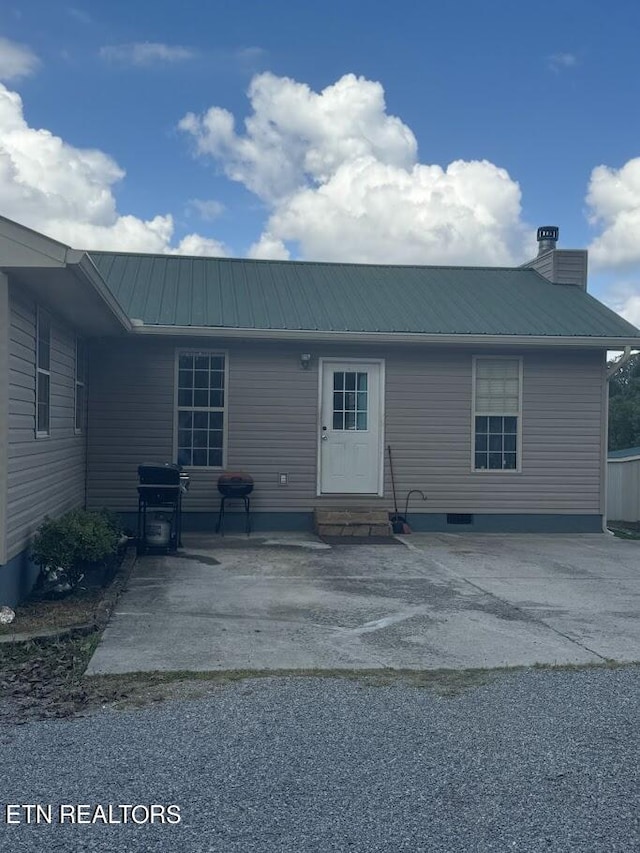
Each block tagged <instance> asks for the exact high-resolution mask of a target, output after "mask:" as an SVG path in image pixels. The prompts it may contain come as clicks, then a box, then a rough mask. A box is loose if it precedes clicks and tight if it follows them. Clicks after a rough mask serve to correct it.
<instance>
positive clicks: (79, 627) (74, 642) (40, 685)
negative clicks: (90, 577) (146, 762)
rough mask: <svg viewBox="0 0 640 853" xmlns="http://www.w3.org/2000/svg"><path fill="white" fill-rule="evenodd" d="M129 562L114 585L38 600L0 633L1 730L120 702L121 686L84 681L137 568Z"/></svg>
mask: <svg viewBox="0 0 640 853" xmlns="http://www.w3.org/2000/svg"><path fill="white" fill-rule="evenodd" d="M123 556H124V559H123V560H122V562H121V565H120V567H119V568H118V570H117V571H116V573H115V575H114V576H113V577H112V579H111V583H110V584H109V585H108V586H106V587H103V588H99V589H96V588H94V587H92V586H91V585H90V584H87V585H86V586H82V585H81V586H80V588H79V589H77V590H76V591H74V593H72V594H71V595H70V596H68V597H66V598H63V599H59V600H52V601H46V600H34V601H30V602H26V603H25V604H24V605H23V606H21V607H19V608H17V610H16V613H17V618H16V619H15V620H14V622H12V623H11V624H10V625H4V626H2V627H3V629H4V630H3V632H2V633H0V724H1V723H14V724H19V723H25V722H29V721H31V720H42V719H47V718H51V717H53V718H56V717H68V716H71V715H74V714H77V713H79V712H82V711H83V710H86V709H89V708H90V707H95V706H96V705H99V704H102V703H106V702H113V701H114V700H117V699H118V698H120V696H121V691H120V690H119V688H118V686H117V685H116V684H114V685H110V686H104V685H101V684H100V683H98V682H95V683H88V682H87V681H86V680H83V677H82V676H83V673H84V671H85V669H86V667H87V664H88V662H89V660H90V658H91V655H92V654H93V651H94V649H95V647H96V646H97V644H98V642H99V640H100V635H101V632H102V629H103V628H104V627H105V625H106V624H107V621H108V619H109V616H110V615H111V611H112V610H113V607H114V606H115V603H116V601H117V599H118V596H119V594H120V592H121V591H122V590H123V589H124V587H125V585H126V582H127V580H128V578H129V575H130V574H131V570H132V569H133V566H134V564H135V551H133V549H129V551H128V552H127V553H126V554H125V555H123Z"/></svg>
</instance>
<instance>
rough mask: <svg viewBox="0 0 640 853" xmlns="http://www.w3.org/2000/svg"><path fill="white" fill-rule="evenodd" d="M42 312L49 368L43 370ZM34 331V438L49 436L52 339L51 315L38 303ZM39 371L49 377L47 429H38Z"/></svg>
mask: <svg viewBox="0 0 640 853" xmlns="http://www.w3.org/2000/svg"><path fill="white" fill-rule="evenodd" d="M43 314H46V315H47V317H48V319H49V369H48V370H45V369H44V368H42V367H40V317H41V316H42V315H43ZM35 332H36V348H35V350H36V351H35V355H36V365H35V367H36V370H35V377H36V387H35V398H36V410H35V416H36V417H35V424H34V426H35V436H36V438H51V344H52V340H53V334H52V323H51V315H50V314H49V313H48V312H47V311H44V310H43V309H42V308H40V306H39V305H38V306H36V329H35ZM41 373H42V374H44V375H45V376H48V377H49V400H48V408H49V429H47V430H46V431H45V430H39V429H38V403H39V402H40V400H39V398H38V385H39V384H40V383H39V382H38V378H39V375H40V374H41Z"/></svg>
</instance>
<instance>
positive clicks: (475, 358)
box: [471, 355, 523, 476]
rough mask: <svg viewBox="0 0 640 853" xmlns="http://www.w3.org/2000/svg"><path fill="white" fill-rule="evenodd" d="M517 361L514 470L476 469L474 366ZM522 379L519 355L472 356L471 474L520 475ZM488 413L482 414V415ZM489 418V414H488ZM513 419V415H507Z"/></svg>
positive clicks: (497, 415)
mask: <svg viewBox="0 0 640 853" xmlns="http://www.w3.org/2000/svg"><path fill="white" fill-rule="evenodd" d="M483 360H484V361H487V360H491V361H499V360H503V361H517V362H518V412H517V415H516V417H517V418H518V426H517V431H516V441H517V449H516V450H517V452H516V467H515V468H476V365H477V362H478V361H483ZM522 377H523V359H522V356H521V355H474V356H472V360H471V473H472V474H480V475H483V476H486V475H487V474H499V475H503V474H505V475H506V474H508V475H510V476H513V475H514V474H522ZM487 414H489V413H487V412H482V415H487ZM489 416H490V414H489ZM509 416H510V417H513V413H512V412H510V413H509ZM494 417H505V414H504V412H496V413H495V415H494Z"/></svg>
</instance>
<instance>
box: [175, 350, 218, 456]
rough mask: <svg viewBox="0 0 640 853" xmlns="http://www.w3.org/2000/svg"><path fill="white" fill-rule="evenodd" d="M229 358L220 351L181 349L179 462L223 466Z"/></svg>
mask: <svg viewBox="0 0 640 853" xmlns="http://www.w3.org/2000/svg"><path fill="white" fill-rule="evenodd" d="M225 396H226V358H225V355H224V353H220V352H194V351H181V352H179V353H178V387H177V462H178V464H179V465H185V466H195V467H201V468H221V467H222V465H223V458H224V426H225V404H226V400H225Z"/></svg>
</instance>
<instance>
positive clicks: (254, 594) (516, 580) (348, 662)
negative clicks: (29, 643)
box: [88, 534, 640, 674]
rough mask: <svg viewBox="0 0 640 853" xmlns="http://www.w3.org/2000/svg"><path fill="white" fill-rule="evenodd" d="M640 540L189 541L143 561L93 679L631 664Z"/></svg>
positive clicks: (639, 624) (638, 607)
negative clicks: (140, 674) (170, 673)
mask: <svg viewBox="0 0 640 853" xmlns="http://www.w3.org/2000/svg"><path fill="white" fill-rule="evenodd" d="M639 557H640V541H638V542H636V541H626V540H622V539H616V538H614V537H613V536H611V535H604V534H603V535H581V536H566V535H547V536H543V535H540V534H532V535H504V534H482V535H481V534H462V535H455V534H412V535H410V536H405V537H398V540H396V543H395V544H394V545H340V546H338V547H333V548H332V547H329V546H327V545H325V544H324V543H322V542H320V541H319V540H318V539H316V538H315V537H314V536H311V535H304V534H295V535H294V534H288V535H285V534H274V535H273V536H272V537H269V536H265V535H262V536H260V537H258V536H255V537H251V538H250V539H246V538H233V537H225V538H224V539H221V538H220V537H215V536H208V535H207V536H205V535H195V534H191V535H190V536H186V537H185V548H184V550H183V551H182V552H179V554H178V555H176V556H147V557H143V558H140V559H139V561H138V563H137V565H136V567H135V570H134V574H133V576H132V578H131V580H130V583H129V587H128V590H127V591H126V592H125V593H124V595H123V596H122V598H121V599H120V602H119V604H118V606H117V608H116V611H115V613H114V615H113V616H112V619H111V622H110V624H109V625H108V627H107V629H106V631H105V633H104V636H103V639H102V641H101V643H100V645H99V647H98V649H97V650H96V653H95V655H94V656H93V659H92V660H91V663H90V665H89V668H88V674H99V673H123V672H136V671H150V670H165V671H166V670H194V671H195V670H199V671H207V670H219V671H222V670H264V669H266V670H296V669H326V670H329V669H356V670H365V669H380V668H386V667H390V668H396V669H434V668H467V667H498V666H515V665H530V664H534V663H545V664H566V663H576V664H585V663H602V662H603V661H608V660H614V661H621V662H623V661H624V662H628V661H637V660H640V619H639V618H638V616H639V614H640V560H639Z"/></svg>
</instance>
